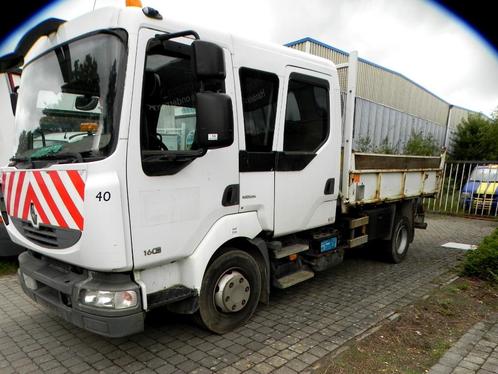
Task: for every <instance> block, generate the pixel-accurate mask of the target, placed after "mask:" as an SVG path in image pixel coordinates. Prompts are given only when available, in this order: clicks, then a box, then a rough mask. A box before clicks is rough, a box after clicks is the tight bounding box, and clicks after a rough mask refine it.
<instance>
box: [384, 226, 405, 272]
mask: <svg viewBox="0 0 498 374" xmlns="http://www.w3.org/2000/svg"><path fill="white" fill-rule="evenodd" d="M410 232H411V228H410V222H409V221H408V218H406V217H399V218H397V219H396V222H395V223H394V227H393V232H392V236H391V239H390V240H384V241H383V243H382V244H383V250H384V255H385V257H386V260H388V261H389V262H392V263H395V264H399V263H400V262H401V261H403V260H404V259H405V257H406V255H407V253H408V247H409V246H410Z"/></svg>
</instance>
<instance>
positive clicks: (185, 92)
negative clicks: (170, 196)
mask: <svg viewBox="0 0 498 374" xmlns="http://www.w3.org/2000/svg"><path fill="white" fill-rule="evenodd" d="M171 44H173V43H171ZM174 44H175V45H176V48H172V50H171V51H168V49H165V48H163V47H162V46H156V47H154V46H153V47H152V48H149V49H148V52H147V56H146V63H145V73H144V74H145V75H144V84H143V94H142V120H141V134H140V137H141V139H140V141H141V147H142V152H144V151H145V152H147V151H190V150H194V149H195V142H194V139H195V129H196V104H195V93H196V91H197V90H196V88H197V87H196V80H195V78H194V73H193V71H192V63H191V61H190V59H191V57H190V53H191V52H190V48H189V46H183V47H182V45H180V43H174Z"/></svg>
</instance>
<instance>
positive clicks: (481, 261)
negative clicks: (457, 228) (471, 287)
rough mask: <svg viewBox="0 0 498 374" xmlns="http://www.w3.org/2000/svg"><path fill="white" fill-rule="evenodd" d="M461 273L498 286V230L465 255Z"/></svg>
mask: <svg viewBox="0 0 498 374" xmlns="http://www.w3.org/2000/svg"><path fill="white" fill-rule="evenodd" d="M461 272H462V274H464V275H468V276H475V277H479V278H481V279H484V280H487V281H490V282H494V283H495V284H498V229H496V230H495V231H494V232H493V233H491V234H490V235H488V236H487V237H485V238H484V240H483V241H482V242H481V244H479V247H478V248H477V249H476V250H474V251H469V252H467V253H466V254H465V259H464V261H463V264H462V270H461Z"/></svg>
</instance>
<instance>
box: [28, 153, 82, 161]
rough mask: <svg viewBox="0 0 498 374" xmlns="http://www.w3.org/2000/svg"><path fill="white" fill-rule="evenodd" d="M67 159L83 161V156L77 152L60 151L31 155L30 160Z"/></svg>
mask: <svg viewBox="0 0 498 374" xmlns="http://www.w3.org/2000/svg"><path fill="white" fill-rule="evenodd" d="M67 159H74V160H76V161H77V162H84V160H83V156H81V154H79V153H78V152H61V153H49V154H46V155H43V156H38V157H31V158H30V160H32V161H35V160H56V161H63V160H67Z"/></svg>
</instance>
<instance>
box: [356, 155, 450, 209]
mask: <svg viewBox="0 0 498 374" xmlns="http://www.w3.org/2000/svg"><path fill="white" fill-rule="evenodd" d="M351 157H352V160H351V169H350V172H349V189H348V190H349V195H348V201H347V203H348V204H349V205H362V204H370V203H378V202H387V201H395V200H401V199H406V198H413V197H427V196H434V195H435V194H436V193H437V192H438V191H439V188H440V180H441V169H442V168H441V166H442V160H443V158H444V157H425V156H403V155H384V154H368V153H353V154H352V156H351Z"/></svg>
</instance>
